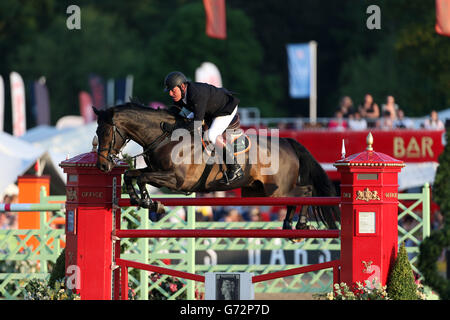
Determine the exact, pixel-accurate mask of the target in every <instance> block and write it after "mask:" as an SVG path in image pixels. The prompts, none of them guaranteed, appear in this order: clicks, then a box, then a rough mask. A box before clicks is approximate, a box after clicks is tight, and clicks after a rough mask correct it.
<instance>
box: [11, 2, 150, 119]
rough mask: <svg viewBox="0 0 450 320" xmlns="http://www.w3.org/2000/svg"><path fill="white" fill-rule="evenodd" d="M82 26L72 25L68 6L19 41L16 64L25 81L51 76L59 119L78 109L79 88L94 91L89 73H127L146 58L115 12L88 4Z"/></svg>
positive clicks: (53, 103) (52, 99)
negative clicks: (29, 37)
mask: <svg viewBox="0 0 450 320" xmlns="http://www.w3.org/2000/svg"><path fill="white" fill-rule="evenodd" d="M81 15H82V19H81V29H80V30H69V29H68V28H67V27H66V19H67V17H68V16H67V15H66V14H65V11H64V12H62V13H61V14H58V15H56V16H55V17H54V19H53V21H52V23H51V24H50V25H49V27H48V28H46V29H45V30H44V31H43V32H41V33H39V34H36V35H35V37H34V38H33V39H32V40H30V41H28V42H26V43H24V44H23V45H21V46H19V47H18V50H17V55H16V56H12V57H11V58H10V63H11V68H12V69H14V70H16V71H18V72H19V73H21V74H22V75H23V77H24V80H25V81H34V80H36V79H38V78H39V77H40V76H45V77H46V79H47V85H48V88H49V94H50V103H51V118H52V122H53V123H55V122H56V121H57V120H58V119H59V118H60V117H62V116H64V115H68V114H72V115H78V114H79V107H78V93H79V92H80V91H81V90H87V91H89V87H88V76H89V74H90V73H96V74H99V75H101V76H103V77H105V78H106V79H107V78H110V77H111V78H114V77H125V76H126V75H127V74H133V73H135V72H137V70H138V69H139V68H140V67H141V66H142V64H143V55H142V50H141V48H140V46H139V41H137V39H136V36H135V35H134V33H133V32H132V31H131V30H129V29H127V28H126V26H124V25H123V24H121V21H120V20H119V19H117V18H115V17H112V16H109V15H107V14H104V13H100V12H98V11H97V10H96V9H95V8H93V7H89V6H85V7H83V8H82V10H81Z"/></svg>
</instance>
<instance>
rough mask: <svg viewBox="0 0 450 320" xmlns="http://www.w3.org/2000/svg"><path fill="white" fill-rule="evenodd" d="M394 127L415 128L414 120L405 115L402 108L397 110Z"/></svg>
mask: <svg viewBox="0 0 450 320" xmlns="http://www.w3.org/2000/svg"><path fill="white" fill-rule="evenodd" d="M394 128H399V129H413V128H414V122H413V121H412V120H411V119H409V118H406V117H405V113H404V112H403V110H402V109H398V110H397V119H396V120H395V121H394Z"/></svg>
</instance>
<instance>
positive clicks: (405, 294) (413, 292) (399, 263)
mask: <svg viewBox="0 0 450 320" xmlns="http://www.w3.org/2000/svg"><path fill="white" fill-rule="evenodd" d="M387 292H388V294H389V297H390V298H391V299H392V300H417V299H418V296H417V285H416V283H415V280H414V274H413V270H412V268H411V264H410V263H409V260H408V253H407V252H406V248H405V243H404V242H403V243H402V244H401V246H400V249H399V252H398V255H397V259H396V261H395V264H394V266H393V267H392V268H391V270H390V272H389V279H388V282H387Z"/></svg>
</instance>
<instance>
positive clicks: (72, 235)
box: [60, 142, 128, 300]
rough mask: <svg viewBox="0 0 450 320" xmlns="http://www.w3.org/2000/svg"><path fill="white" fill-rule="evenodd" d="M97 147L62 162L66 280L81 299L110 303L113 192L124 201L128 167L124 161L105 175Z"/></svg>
mask: <svg viewBox="0 0 450 320" xmlns="http://www.w3.org/2000/svg"><path fill="white" fill-rule="evenodd" d="M93 145H94V148H93V150H92V152H89V153H84V154H81V155H78V156H76V157H73V158H71V159H68V160H65V161H62V162H61V163H60V166H61V167H62V168H63V170H64V172H65V173H67V184H66V196H67V199H66V277H67V285H68V287H71V289H76V290H75V291H76V292H77V293H79V294H80V295H81V299H83V300H94V299H95V300H103V299H105V300H110V299H111V294H112V292H111V277H112V271H111V261H112V254H113V248H112V239H111V231H112V230H113V214H112V204H113V203H112V201H113V192H115V193H116V195H117V197H118V198H120V193H121V174H123V173H124V171H125V170H126V169H127V168H128V164H127V163H125V162H122V161H121V162H119V163H118V164H117V165H116V166H115V168H114V169H113V170H112V171H111V172H110V173H108V174H106V173H103V172H101V171H100V170H99V169H97V167H96V163H97V150H96V144H95V142H94V143H93ZM79 226H80V227H79ZM87 266H88V268H87Z"/></svg>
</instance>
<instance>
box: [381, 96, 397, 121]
mask: <svg viewBox="0 0 450 320" xmlns="http://www.w3.org/2000/svg"><path fill="white" fill-rule="evenodd" d="M397 110H398V105H397V104H396V103H395V98H394V97H393V96H387V97H386V104H382V105H381V112H385V111H389V112H390V115H391V120H392V121H395V120H396V119H397Z"/></svg>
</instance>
